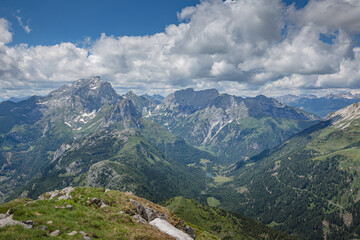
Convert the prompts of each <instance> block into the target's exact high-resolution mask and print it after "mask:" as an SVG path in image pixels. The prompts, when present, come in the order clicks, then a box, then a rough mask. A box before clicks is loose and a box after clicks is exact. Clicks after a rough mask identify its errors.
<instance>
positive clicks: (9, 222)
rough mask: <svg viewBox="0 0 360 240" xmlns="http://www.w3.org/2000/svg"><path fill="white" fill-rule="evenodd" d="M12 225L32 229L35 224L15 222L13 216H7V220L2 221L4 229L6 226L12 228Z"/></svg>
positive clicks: (0, 221) (0, 226) (1, 225)
mask: <svg viewBox="0 0 360 240" xmlns="http://www.w3.org/2000/svg"><path fill="white" fill-rule="evenodd" d="M11 225H21V226H23V227H24V228H27V229H29V228H32V227H33V225H34V222H33V221H31V220H28V221H25V222H21V221H16V220H13V215H8V214H6V217H5V218H2V219H0V228H3V227H5V226H11Z"/></svg>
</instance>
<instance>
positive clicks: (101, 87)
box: [48, 76, 119, 104]
mask: <svg viewBox="0 0 360 240" xmlns="http://www.w3.org/2000/svg"><path fill="white" fill-rule="evenodd" d="M72 96H78V97H80V98H86V97H92V98H98V99H97V100H101V101H104V100H106V101H109V102H111V103H112V104H115V102H116V101H117V100H118V98H119V95H118V94H117V93H116V92H115V90H114V89H113V88H112V86H111V84H110V83H109V82H107V81H104V80H102V79H101V78H100V77H98V76H97V77H90V78H89V79H79V80H77V81H75V82H74V83H72V84H71V85H63V86H61V87H60V88H59V89H56V90H54V91H52V92H51V93H50V94H49V95H48V97H50V98H55V99H57V100H58V99H63V100H66V99H68V98H70V97H72ZM99 98H100V99H99Z"/></svg>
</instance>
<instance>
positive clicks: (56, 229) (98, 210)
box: [0, 187, 217, 240]
mask: <svg viewBox="0 0 360 240" xmlns="http://www.w3.org/2000/svg"><path fill="white" fill-rule="evenodd" d="M15 225H16V226H15ZM17 225H20V226H22V227H23V228H19V227H17ZM0 228H2V229H1V231H0V239H12V237H15V238H18V239H23V238H26V239H38V238H42V237H44V236H48V237H55V238H59V239H68V238H69V237H70V236H74V237H75V239H86V240H88V239H96V238H98V239H118V238H121V239H123V238H125V239H143V238H144V237H146V238H149V237H150V238H151V239H177V240H191V239H217V238H216V237H214V236H213V235H211V234H209V233H206V232H203V231H202V230H199V229H196V228H193V227H190V226H187V225H186V224H185V223H184V221H182V220H181V219H179V218H177V217H176V216H175V215H174V214H173V213H171V212H170V211H169V210H167V209H166V208H164V207H161V206H159V205H156V204H154V203H152V202H150V201H147V200H145V199H142V198H139V197H137V196H135V195H133V194H132V193H130V192H127V193H122V192H119V191H113V190H109V189H106V190H105V189H103V188H72V187H67V188H64V189H62V190H55V191H52V192H47V193H44V194H42V195H41V196H39V198H38V199H37V200H31V199H16V200H13V201H11V202H9V203H5V204H3V205H0ZM21 229H23V230H21Z"/></svg>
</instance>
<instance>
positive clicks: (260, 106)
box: [147, 89, 318, 161]
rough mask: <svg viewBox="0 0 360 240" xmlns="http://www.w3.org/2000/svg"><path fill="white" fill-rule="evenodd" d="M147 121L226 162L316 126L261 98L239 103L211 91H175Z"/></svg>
mask: <svg viewBox="0 0 360 240" xmlns="http://www.w3.org/2000/svg"><path fill="white" fill-rule="evenodd" d="M147 117H149V118H150V119H153V120H154V121H156V122H158V123H160V124H162V125H164V126H165V127H166V128H167V129H168V130H170V131H172V132H173V133H175V134H176V135H178V136H180V137H182V138H184V139H185V140H186V141H187V142H188V143H190V144H193V145H195V146H198V147H204V148H205V149H207V150H209V151H211V152H213V153H215V154H216V155H218V156H220V157H222V158H223V159H229V161H236V160H239V159H241V158H246V157H250V156H252V155H254V154H257V153H259V152H261V151H263V150H265V149H267V148H271V147H273V146H276V145H277V144H279V143H281V142H282V141H284V140H286V139H288V138H289V137H290V136H292V135H293V134H295V133H296V132H298V131H301V130H302V129H304V128H305V127H307V126H309V125H311V124H312V123H315V121H316V120H318V118H317V117H316V116H315V115H314V114H309V113H306V112H303V111H301V110H299V109H296V108H293V107H289V106H287V105H285V104H283V103H280V102H279V101H277V100H276V99H273V98H267V97H265V96H263V95H260V96H257V97H253V98H243V97H237V96H233V95H229V94H219V93H218V92H217V91H216V90H214V89H209V90H203V91H194V90H193V89H186V90H180V91H177V92H175V93H173V94H170V95H169V96H168V97H166V98H165V99H164V101H163V102H162V104H160V105H158V106H157V107H156V108H155V109H154V110H153V111H152V112H151V114H148V115H147ZM303 123H304V124H303ZM302 124H303V125H302Z"/></svg>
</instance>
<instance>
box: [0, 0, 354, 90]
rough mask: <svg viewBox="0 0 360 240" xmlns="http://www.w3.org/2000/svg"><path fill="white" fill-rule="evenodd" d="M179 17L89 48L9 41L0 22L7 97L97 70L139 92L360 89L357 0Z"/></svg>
mask: <svg viewBox="0 0 360 240" xmlns="http://www.w3.org/2000/svg"><path fill="white" fill-rule="evenodd" d="M174 14H175V13H174ZM178 18H179V24H177V25H169V26H167V27H166V29H165V31H164V32H162V33H158V34H155V35H151V36H134V37H129V36H119V37H118V36H108V35H106V34H105V33H103V34H101V37H100V38H99V39H96V40H94V41H93V44H91V45H90V46H88V47H80V46H78V45H76V44H75V43H70V42H67V43H59V44H57V45H52V46H28V45H26V44H21V45H16V46H9V45H8V44H9V43H10V42H11V40H12V33H11V31H10V24H9V22H8V21H7V20H6V19H0V94H1V95H3V96H5V95H18V94H24V95H28V94H26V92H29V89H31V94H33V93H38V94H41V93H46V92H48V91H50V89H51V88H54V87H57V86H59V85H61V84H63V83H67V82H70V81H73V80H76V79H78V78H86V77H89V76H91V75H100V76H102V77H103V78H104V79H106V80H108V81H110V82H111V83H112V85H113V86H114V87H115V88H117V89H132V90H135V92H138V93H141V92H148V93H161V94H166V93H168V92H170V91H173V90H174V89H179V88H184V87H194V88H198V89H202V88H211V87H215V88H217V89H219V90H220V91H227V92H230V93H234V94H239V95H243V94H248V95H252V94H259V93H262V94H268V95H273V94H281V93H284V92H285V93H288V92H289V91H308V90H312V89H329V88H360V48H359V46H357V45H356V43H355V42H354V38H355V36H357V35H359V34H360V2H359V1H357V0H342V1H338V0H317V1H310V2H309V3H308V5H307V6H306V7H305V8H303V9H300V10H299V9H296V8H295V7H294V6H289V7H286V6H285V5H283V3H282V2H281V1H280V0H238V1H230V0H227V1H225V2H223V1H221V0H207V1H205V0H204V1H201V3H200V4H198V5H196V6H191V7H187V8H185V9H183V10H182V11H181V12H179V13H178ZM114 24H116V23H114ZM321 36H322V37H325V38H327V39H329V41H323V40H321ZM124 91H125V90H124Z"/></svg>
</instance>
